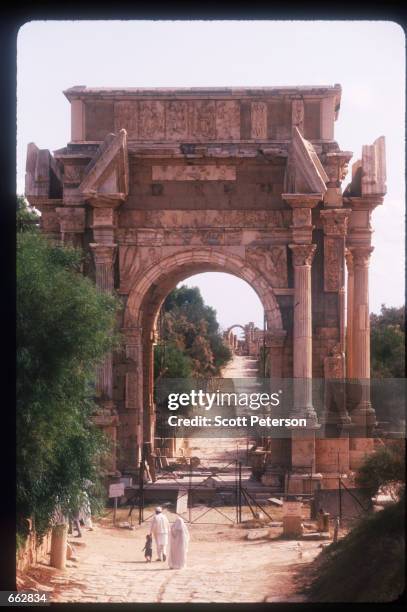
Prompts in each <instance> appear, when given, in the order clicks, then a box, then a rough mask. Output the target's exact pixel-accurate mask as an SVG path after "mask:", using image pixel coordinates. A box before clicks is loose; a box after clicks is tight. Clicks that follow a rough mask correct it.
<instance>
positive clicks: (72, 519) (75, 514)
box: [68, 508, 82, 538]
mask: <svg viewBox="0 0 407 612" xmlns="http://www.w3.org/2000/svg"><path fill="white" fill-rule="evenodd" d="M79 516H80V514H79V508H74V509H73V510H71V511H70V512H69V515H68V520H69V530H68V534H72V524H73V526H74V528H75V529H76V531H77V532H78V533H77V534H76V537H77V538H81V537H82V531H81V526H80V522H79Z"/></svg>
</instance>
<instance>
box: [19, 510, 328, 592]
mask: <svg viewBox="0 0 407 612" xmlns="http://www.w3.org/2000/svg"><path fill="white" fill-rule="evenodd" d="M168 516H169V517H170V520H173V516H172V515H171V514H170V513H169V514H168ZM148 528H149V526H148V525H147V524H143V525H142V526H141V527H138V526H137V528H136V529H135V530H134V531H130V530H124V529H118V528H108V527H106V526H100V525H99V526H97V527H96V529H95V531H92V532H89V531H88V532H85V534H84V537H83V541H81V542H80V543H79V542H78V539H76V545H75V551H76V553H75V554H76V555H77V558H78V560H77V561H75V562H68V566H69V567H67V569H66V570H65V571H59V570H55V569H53V568H50V567H46V566H45V565H43V566H37V567H36V568H34V569H32V570H31V571H30V573H31V576H36V577H37V580H39V581H40V582H42V583H43V584H48V585H49V586H50V587H52V589H53V591H52V593H51V601H55V602H92V601H95V602H179V603H181V602H192V603H194V602H262V601H299V600H300V599H299V598H298V596H297V595H296V591H297V590H298V584H297V583H296V581H295V574H296V571H297V570H298V568H299V566H300V564H301V563H307V562H309V561H311V560H312V559H313V558H314V557H315V556H316V554H318V552H320V549H319V548H318V542H302V543H299V542H296V541H283V540H278V539H277V540H266V539H264V540H254V541H249V540H247V539H246V533H247V531H248V530H246V529H243V528H242V527H237V526H230V527H229V526H224V525H216V524H214V525H192V526H191V527H190V533H191V542H190V548H189V555H188V567H187V568H184V569H183V570H170V569H168V567H167V565H166V564H165V563H162V562H157V561H153V562H152V563H146V562H145V561H144V559H143V552H142V550H141V549H142V548H143V545H144V540H145V535H146V533H147V531H148ZM74 540H75V538H73V539H72V541H74Z"/></svg>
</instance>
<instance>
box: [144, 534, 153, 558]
mask: <svg viewBox="0 0 407 612" xmlns="http://www.w3.org/2000/svg"><path fill="white" fill-rule="evenodd" d="M143 550H144V551H145V552H144V557H145V560H146V562H147V563H151V558H152V556H153V536H151V535H150V534H147V535H146V543H145V546H144V548H143Z"/></svg>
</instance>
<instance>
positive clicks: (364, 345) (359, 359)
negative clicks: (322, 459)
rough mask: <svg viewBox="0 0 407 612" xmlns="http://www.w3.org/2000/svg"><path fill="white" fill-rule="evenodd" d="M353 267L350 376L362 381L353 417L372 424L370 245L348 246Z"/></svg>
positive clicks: (355, 420)
mask: <svg viewBox="0 0 407 612" xmlns="http://www.w3.org/2000/svg"><path fill="white" fill-rule="evenodd" d="M350 251H351V253H352V257H353V267H354V288H353V377H354V378H356V379H358V380H359V381H360V383H361V397H360V401H359V403H358V405H357V406H356V408H355V410H354V411H353V412H352V418H353V420H354V422H355V423H357V424H359V423H360V424H363V425H364V424H366V425H371V424H373V423H374V421H375V413H374V410H373V408H372V405H371V403H370V385H369V379H370V313H369V260H370V255H371V253H372V251H373V247H371V246H353V247H350Z"/></svg>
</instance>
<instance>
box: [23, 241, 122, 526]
mask: <svg viewBox="0 0 407 612" xmlns="http://www.w3.org/2000/svg"><path fill="white" fill-rule="evenodd" d="M81 257H82V254H81V252H80V251H78V250H76V249H74V248H70V247H63V246H58V245H53V244H51V243H50V242H48V241H47V240H46V239H45V238H44V237H43V236H42V235H40V234H39V233H36V232H25V231H20V232H19V233H18V234H17V417H16V421H17V519H18V526H19V529H20V530H22V529H23V528H24V522H25V521H24V519H25V518H28V517H33V518H34V521H35V527H36V530H37V532H38V533H40V534H41V533H42V532H44V530H46V529H47V527H48V526H49V523H50V520H51V517H52V515H53V512H54V509H55V507H56V505H57V503H59V504H60V505H61V506H62V507H64V506H66V505H67V504H68V500H69V499H71V500H72V499H73V498H74V497H75V496H77V495H78V494H79V492H80V491H81V490H82V489H83V488H84V484H85V482H86V481H87V480H89V481H92V482H93V483H94V494H95V496H94V498H93V500H94V501H96V499H97V494H96V493H97V490H98V488H100V487H99V484H100V481H99V474H100V462H101V460H102V459H103V456H104V454H105V453H106V451H107V442H106V440H105V438H104V436H103V435H102V433H101V431H100V430H99V429H98V428H97V427H96V426H94V425H93V423H92V420H91V415H92V413H94V411H95V408H96V404H95V403H94V398H93V388H94V373H95V368H96V365H97V364H98V363H99V362H100V361H101V360H102V358H103V356H104V354H105V353H106V352H107V351H108V350H110V349H112V347H113V346H115V344H116V342H117V340H118V338H117V335H116V334H115V333H114V331H113V330H114V325H115V317H116V312H117V309H118V306H119V302H118V300H117V299H116V298H114V297H112V296H109V295H105V294H102V293H100V292H98V291H97V290H96V287H95V285H94V284H93V283H92V281H91V280H89V279H88V278H85V277H84V276H83V275H82V274H80V272H79V270H80V268H81V263H82V262H81Z"/></svg>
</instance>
